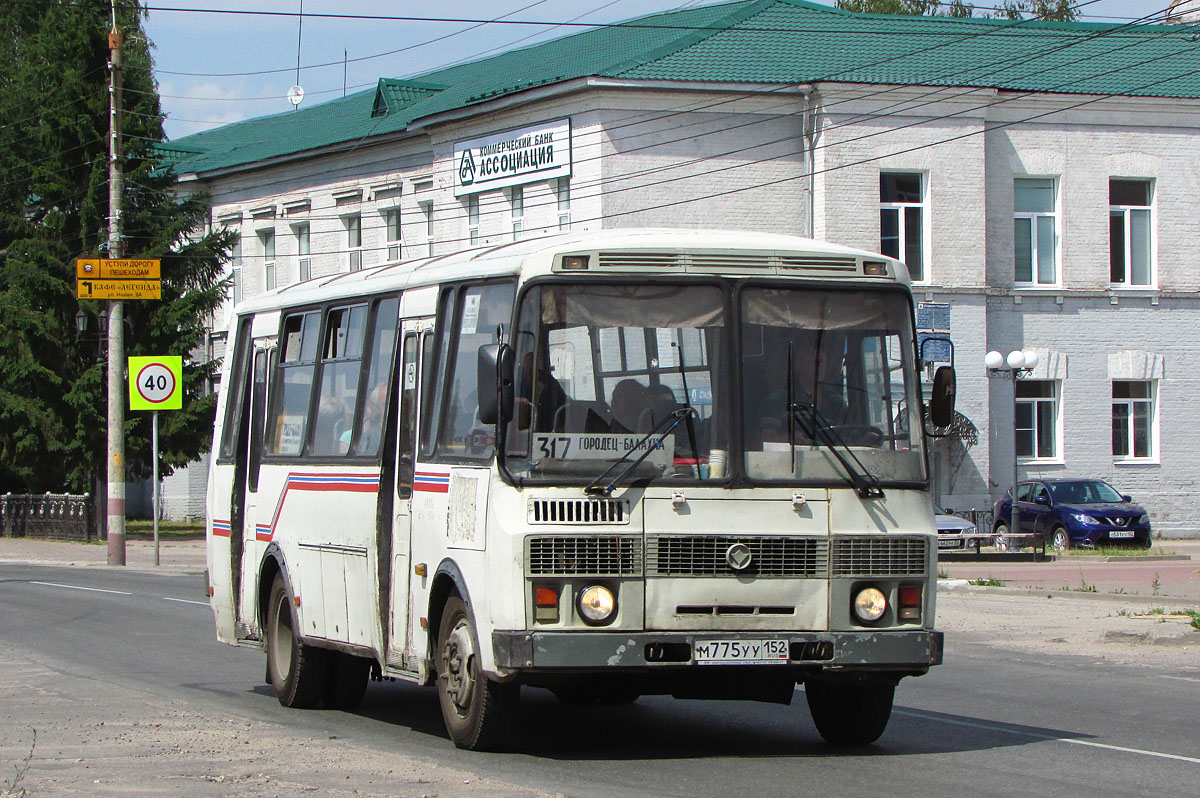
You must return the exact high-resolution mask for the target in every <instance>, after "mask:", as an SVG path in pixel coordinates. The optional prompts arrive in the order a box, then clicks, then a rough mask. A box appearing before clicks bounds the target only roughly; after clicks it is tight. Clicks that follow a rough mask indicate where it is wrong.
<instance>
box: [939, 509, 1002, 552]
mask: <svg viewBox="0 0 1200 798" xmlns="http://www.w3.org/2000/svg"><path fill="white" fill-rule="evenodd" d="M933 513H934V515H933V520H934V521H936V522H937V533H938V549H939V550H948V551H961V550H964V549H969V548H975V549H978V548H979V547H980V546H986V545H990V544H991V542H992V535H991V534H989V533H988V532H980V531H979V529H978V527H976V526H975V524H973V523H971V522H970V521H968V520H967V519H965V518H961V517H959V516H957V515H954V514H953V513H952V512H951V511H950V510H945V509H943V508H941V507H939V506H938V505H936V504H935V505H933Z"/></svg>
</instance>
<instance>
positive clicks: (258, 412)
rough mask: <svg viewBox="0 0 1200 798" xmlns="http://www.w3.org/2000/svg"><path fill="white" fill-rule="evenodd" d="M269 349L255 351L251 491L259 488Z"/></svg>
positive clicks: (250, 468) (248, 480)
mask: <svg viewBox="0 0 1200 798" xmlns="http://www.w3.org/2000/svg"><path fill="white" fill-rule="evenodd" d="M268 354H269V353H268V351H267V350H266V349H256V350H255V351H254V382H253V384H252V385H251V394H250V463H249V474H248V477H247V481H246V487H247V488H248V489H249V490H250V492H251V493H254V492H255V491H257V490H258V469H259V466H260V465H261V464H262V451H263V412H264V411H265V409H266V399H267V373H268V372H269V371H270V369H269V368H268V367H267V366H268V359H267V358H268Z"/></svg>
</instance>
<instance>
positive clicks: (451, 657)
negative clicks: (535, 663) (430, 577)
mask: <svg viewBox="0 0 1200 798" xmlns="http://www.w3.org/2000/svg"><path fill="white" fill-rule="evenodd" d="M437 686H438V703H439V704H440V705H441V708H442V720H443V721H444V722H445V724H446V731H447V732H449V734H450V739H451V740H453V741H454V744H455V745H456V746H458V747H459V748H466V749H468V750H471V751H494V750H496V749H498V748H499V747H501V746H502V745H503V744H504V743H505V742H506V741H507V739H508V737H509V733H510V731H511V729H512V724H513V719H514V717H515V716H516V711H517V700H518V697H519V695H520V687H519V686H518V685H515V684H500V683H499V682H495V681H492V680H490V679H488V678H487V677H486V676H484V674H483V672H482V671H481V670H480V668H479V637H478V635H477V634H476V632H475V624H474V622H473V621H472V620H471V614H470V612H468V610H467V605H466V604H465V603H464V602H463V600H462V599H461V598H459V597H458V596H456V595H452V596H450V598H449V599H447V600H446V606H445V608H444V609H443V611H442V621H441V624H439V627H438V638H437Z"/></svg>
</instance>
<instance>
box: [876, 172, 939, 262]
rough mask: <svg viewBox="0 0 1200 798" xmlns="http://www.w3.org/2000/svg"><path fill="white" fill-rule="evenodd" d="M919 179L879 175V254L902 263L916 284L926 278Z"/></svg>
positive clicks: (914, 175) (918, 176)
mask: <svg viewBox="0 0 1200 798" xmlns="http://www.w3.org/2000/svg"><path fill="white" fill-rule="evenodd" d="M922 182H923V180H922V176H921V174H919V173H911V172H904V173H901V172H896V173H889V172H884V173H881V174H880V175H879V251H880V252H882V253H883V254H884V255H887V256H888V257H891V258H896V259H897V260H902V261H904V263H905V264H906V265H907V266H908V273H909V275H910V276H911V277H912V279H913V280H914V281H915V282H921V281H923V280H926V279H928V277H927V276H926V274H925V203H924V196H925V194H924V191H923V186H922Z"/></svg>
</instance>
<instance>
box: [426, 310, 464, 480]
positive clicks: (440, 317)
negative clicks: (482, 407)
mask: <svg viewBox="0 0 1200 798" xmlns="http://www.w3.org/2000/svg"><path fill="white" fill-rule="evenodd" d="M459 291H460V289H458V288H448V289H446V290H444V291H443V292H442V296H441V298H440V299H439V300H438V311H437V324H436V326H435V328H434V331H433V332H432V333H425V334H424V335H423V336H422V337H421V352H422V357H421V454H422V455H424V456H426V457H428V456H430V455H432V454H433V443H434V433H435V430H436V429H437V417H438V416H439V415H441V406H442V387H441V386H442V383H443V382H444V381H445V375H446V337H447V335H448V333H449V330H450V327H451V324H450V321H451V319H450V309H451V308H452V307H453V302H454V297H455V296H456V295H457V294H458V293H459ZM435 354H436V355H440V357H435ZM439 363H440V366H439Z"/></svg>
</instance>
